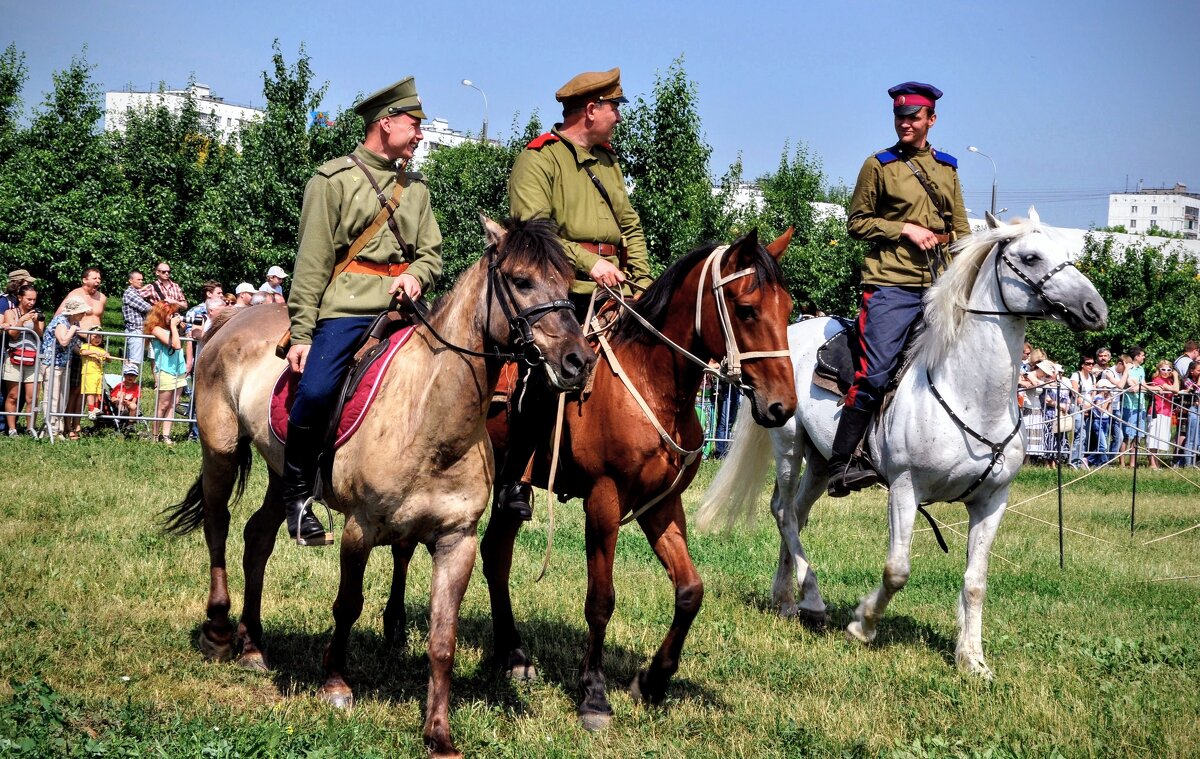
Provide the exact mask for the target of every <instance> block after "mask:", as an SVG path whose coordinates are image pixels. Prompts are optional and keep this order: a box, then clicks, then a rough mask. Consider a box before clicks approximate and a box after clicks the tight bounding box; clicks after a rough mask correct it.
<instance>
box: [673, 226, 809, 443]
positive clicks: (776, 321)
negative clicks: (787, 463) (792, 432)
mask: <svg viewBox="0 0 1200 759" xmlns="http://www.w3.org/2000/svg"><path fill="white" fill-rule="evenodd" d="M791 237H792V230H791V229H788V231H787V232H785V233H784V234H783V235H781V236H780V237H779V238H778V239H776V240H775V241H774V242H772V243H771V244H770V245H768V246H766V247H765V248H764V247H763V246H762V245H760V244H759V242H758V232H757V230H752V231H751V232H749V233H748V234H746V235H745V236H743V237H741V238H739V239H738V240H736V241H734V242H733V243H732V244H731V245H730V246H729V248H728V249H727V250H726V251H725V253H724V254H723V255H721V256H719V259H718V260H712V263H711V264H710V263H709V262H708V261H706V262H705V264H703V266H704V267H706V268H707V267H710V266H711V268H712V272H711V283H710V292H709V293H703V292H702V293H701V296H704V295H708V294H711V297H712V299H713V302H714V304H715V307H709V308H705V307H704V305H703V303H704V302H707V300H704V301H702V302H701V308H700V310H699V312H698V313H697V315H696V328H697V337H698V338H699V339H700V340H701V341H702V342H703V343H704V344H705V347H706V349H707V351H708V353H709V355H712V356H724V357H725V360H724V366H725V371H726V373H727V374H728V375H730V376H731V379H733V380H734V381H735V383H736V384H738V385H739V387H740V389H741V390H742V392H744V393H745V394H746V396H747V397H748V398H749V399H750V401H751V410H752V411H753V414H754V421H756V422H758V423H759V424H760V425H763V426H764V427H778V426H780V425H782V424H784V423H786V422H787V420H788V419H790V418H791V417H792V414H794V413H795V411H796V385H795V381H794V379H793V375H792V361H791V358H790V354H789V352H788V340H787V327H788V321H789V319H790V317H791V312H792V298H791V296H790V295H789V294H788V291H787V288H786V287H785V286H784V282H783V270H782V269H781V268H780V266H779V259H780V258H781V257H782V256H783V253H784V251H786V250H787V246H788V243H789V242H790V241H791ZM706 281H708V280H706V278H705V273H704V272H703V271H702V272H701V276H700V288H701V290H703V289H704V287H705V283H706Z"/></svg>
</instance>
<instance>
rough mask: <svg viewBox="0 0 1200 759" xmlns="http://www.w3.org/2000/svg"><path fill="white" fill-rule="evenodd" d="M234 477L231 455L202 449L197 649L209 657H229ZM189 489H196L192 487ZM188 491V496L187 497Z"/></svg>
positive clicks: (231, 636)
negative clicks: (204, 570) (203, 560)
mask: <svg viewBox="0 0 1200 759" xmlns="http://www.w3.org/2000/svg"><path fill="white" fill-rule="evenodd" d="M236 478H237V462H236V461H235V459H234V457H233V456H231V455H222V454H220V453H217V452H215V451H205V452H204V463H203V465H202V467H201V470H200V482H199V483H197V484H198V485H199V486H200V491H199V493H198V495H200V497H202V498H203V499H204V542H205V544H206V545H207V546H208V566H209V570H208V603H207V608H206V611H205V615H206V617H207V619H206V620H205V622H204V624H203V625H202V626H201V628H200V639H199V641H198V643H199V647H200V651H201V652H202V653H203V654H204V657H205V658H206V659H209V660H211V661H229V660H230V659H232V658H233V625H232V623H231V622H230V621H229V584H228V578H227V572H226V565H225V545H226V543H227V542H228V539H229V496H230V495H232V493H233V486H234V481H235V480H236ZM193 492H196V491H195V490H194V489H193ZM191 495H192V494H191V493H189V497H191Z"/></svg>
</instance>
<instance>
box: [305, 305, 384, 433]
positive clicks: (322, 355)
mask: <svg viewBox="0 0 1200 759" xmlns="http://www.w3.org/2000/svg"><path fill="white" fill-rule="evenodd" d="M374 318H375V317H373V316H346V317H342V318H340V319H322V320H321V321H319V322H317V328H316V329H315V330H313V339H312V348H310V349H309V351H308V360H307V361H306V362H305V364H304V373H303V374H301V375H300V384H299V386H298V387H297V388H296V399H295V400H294V401H293V402H292V410H291V412H289V413H288V421H290V422H291V423H292V424H297V425H299V426H301V427H317V426H319V427H320V428H321V429H324V428H325V426H326V425H328V424H329V423H330V420H329V415H330V414H332V413H333V407H334V405H335V404H336V403H337V400H338V399H337V394H338V391H340V390H341V389H342V380H344V379H345V378H346V370H347V369H348V368H350V363H351V362H352V361H353V360H354V352H355V351H356V350H358V346H359V341H360V340H362V337H363V333H365V332H366V331H367V329H369V328H370V326H371V322H372V321H373V320H374Z"/></svg>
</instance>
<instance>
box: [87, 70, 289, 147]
mask: <svg viewBox="0 0 1200 759" xmlns="http://www.w3.org/2000/svg"><path fill="white" fill-rule="evenodd" d="M188 95H191V97H192V100H193V101H194V102H195V104H196V110H197V111H198V112H199V114H200V120H201V121H202V122H207V123H208V124H210V125H212V126H213V127H215V128H216V130H217V131H219V132H220V133H221V136H222V137H223V138H224V139H225V140H234V141H236V140H237V137H238V130H239V129H241V127H242V125H243V124H245V123H247V122H249V121H256V120H258V119H261V118H262V117H263V115H264V114H265V113H266V112H265V111H263V110H261V109H258V108H252V107H250V106H248V105H237V104H235V103H226V102H225V100H224V99H223V98H219V97H217V96H216V95H214V94H212V90H211V89H210V88H209V86H208V85H206V84H193V85H190V86H189V87H188V88H187V89H186V90H163V91H161V92H133V91H131V90H124V91H119V92H106V93H104V129H105V130H106V131H110V132H123V131H125V124H126V122H127V121H128V119H129V113H130V112H131V111H141V110H144V109H146V108H148V107H151V108H152V107H157V106H159V105H163V106H166V107H167V109H168V110H169V111H171V112H172V113H175V114H178V113H180V112H181V111H182V110H183V106H184V103H186V102H187V98H188Z"/></svg>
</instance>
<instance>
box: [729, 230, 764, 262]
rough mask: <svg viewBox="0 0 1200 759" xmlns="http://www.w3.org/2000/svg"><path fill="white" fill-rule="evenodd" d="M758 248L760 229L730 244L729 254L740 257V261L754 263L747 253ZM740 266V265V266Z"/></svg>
mask: <svg viewBox="0 0 1200 759" xmlns="http://www.w3.org/2000/svg"><path fill="white" fill-rule="evenodd" d="M757 248H758V227H755V228H754V229H751V230H750V231H749V232H747V233H746V234H744V235H742V236H741V237H739V238H738V239H736V240H734V241H733V242H731V243H730V244H729V253H732V254H734V255H736V256H738V259H737V260H739V261H752V260H753V259H752V258H748V257H744V256H746V251H751V250H755V249H757ZM739 265H740V264H739Z"/></svg>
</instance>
